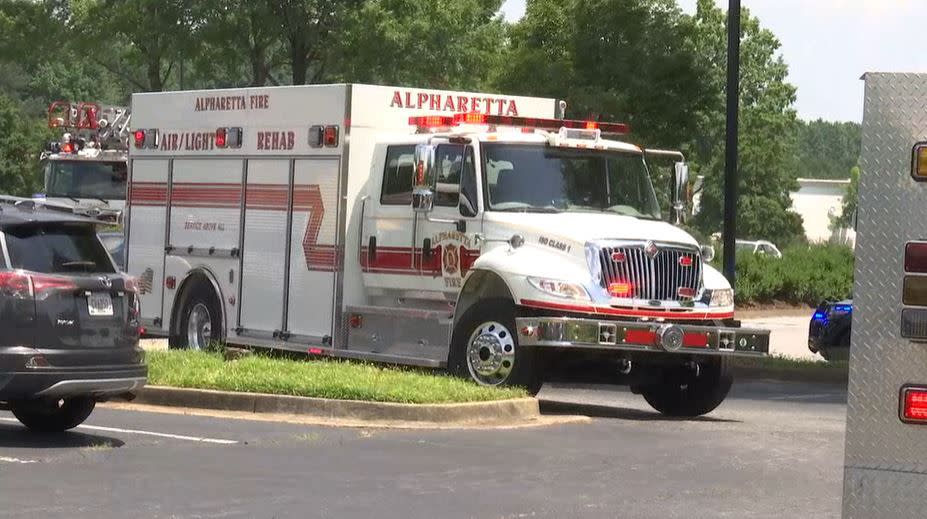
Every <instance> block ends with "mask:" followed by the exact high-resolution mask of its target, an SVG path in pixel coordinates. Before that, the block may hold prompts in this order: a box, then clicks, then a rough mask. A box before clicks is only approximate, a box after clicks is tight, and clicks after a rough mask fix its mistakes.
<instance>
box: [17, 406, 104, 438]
mask: <svg viewBox="0 0 927 519" xmlns="http://www.w3.org/2000/svg"><path fill="white" fill-rule="evenodd" d="M95 406H96V401H94V400H93V399H92V398H90V397H75V398H63V399H61V400H28V401H21V402H14V403H11V404H10V410H11V411H12V412H13V416H15V417H16V419H17V420H19V421H20V422H21V423H22V424H23V425H25V426H26V427H28V428H29V429H32V430H33V431H37V432H61V431H67V430H68V429H73V428H75V427H77V426H78V425H80V424H82V423H84V420H86V419H87V417H88V416H90V413H92V412H93V408H94V407H95Z"/></svg>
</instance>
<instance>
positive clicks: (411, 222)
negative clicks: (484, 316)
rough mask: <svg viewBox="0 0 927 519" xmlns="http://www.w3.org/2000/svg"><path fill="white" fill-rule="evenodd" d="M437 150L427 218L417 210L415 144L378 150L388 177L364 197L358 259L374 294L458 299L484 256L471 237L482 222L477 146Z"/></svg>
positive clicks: (368, 290)
mask: <svg viewBox="0 0 927 519" xmlns="http://www.w3.org/2000/svg"><path fill="white" fill-rule="evenodd" d="M436 151H437V153H436V170H437V177H438V185H437V193H436V195H435V206H434V210H433V211H432V212H431V213H430V214H428V215H427V216H426V215H422V214H416V213H415V212H414V211H413V209H412V180H413V179H412V176H413V162H414V158H415V144H399V145H390V146H387V147H386V148H385V150H381V151H380V152H379V153H378V154H377V156H378V157H379V158H380V159H379V160H378V162H379V163H381V164H384V171H383V181H382V184H381V191H380V193H379V194H378V193H371V194H370V199H368V201H367V202H366V203H367V204H368V205H367V207H368V208H369V210H367V211H365V215H364V222H363V236H361V251H360V258H359V261H360V265H361V270H362V271H363V273H364V285H365V289H366V291H367V293H368V294H369V295H384V296H394V295H403V296H406V295H408V294H410V293H414V294H415V295H416V297H418V296H421V297H425V298H431V299H442V300H448V299H453V296H454V295H456V293H457V292H458V291H459V289H460V287H461V284H462V280H463V277H464V276H465V275H466V273H467V271H468V269H469V268H470V266H471V265H472V264H473V261H475V260H476V257H477V256H478V255H479V247H478V245H477V244H476V243H475V241H474V239H473V236H474V234H475V233H478V232H480V226H481V221H480V219H479V214H480V207H479V195H478V193H479V188H478V182H477V175H476V168H475V164H476V162H475V160H476V159H475V154H474V149H473V147H472V146H468V145H462V144H441V145H439V146H438V147H437V150H436ZM377 197H379V200H376V198H377Z"/></svg>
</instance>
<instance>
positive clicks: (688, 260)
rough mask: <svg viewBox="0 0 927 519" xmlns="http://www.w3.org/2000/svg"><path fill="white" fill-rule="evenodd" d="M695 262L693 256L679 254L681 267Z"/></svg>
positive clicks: (689, 265)
mask: <svg viewBox="0 0 927 519" xmlns="http://www.w3.org/2000/svg"><path fill="white" fill-rule="evenodd" d="M693 263H694V261H693V260H692V256H679V266H680V267H691V266H692V264H693Z"/></svg>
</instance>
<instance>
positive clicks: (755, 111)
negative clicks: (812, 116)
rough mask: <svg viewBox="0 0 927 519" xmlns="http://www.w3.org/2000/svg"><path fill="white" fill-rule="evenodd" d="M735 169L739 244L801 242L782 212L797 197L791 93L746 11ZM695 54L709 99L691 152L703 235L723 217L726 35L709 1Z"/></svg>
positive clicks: (794, 222)
mask: <svg viewBox="0 0 927 519" xmlns="http://www.w3.org/2000/svg"><path fill="white" fill-rule="evenodd" d="M741 25H742V31H743V36H742V43H741V65H740V66H741V86H740V89H741V90H740V146H739V151H740V158H739V160H740V169H739V185H738V190H739V191H738V192H739V198H738V205H737V207H738V222H737V235H738V238H745V239H751V238H753V239H766V240H770V241H773V242H775V243H779V244H787V243H792V242H795V241H797V240H799V239H800V237H801V236H802V235H803V229H802V225H801V220H800V219H799V218H798V217H797V216H796V215H794V214H791V213H789V212H788V210H789V207H791V199H790V197H789V194H790V192H792V191H793V190H795V189H797V187H798V184H797V182H796V181H795V179H796V171H795V161H794V153H793V152H792V150H793V149H794V146H795V137H794V135H795V131H794V128H795V125H796V116H795V110H794V109H793V104H794V102H795V87H793V86H792V85H790V84H789V83H788V82H787V80H786V78H787V76H788V67H787V66H786V64H785V62H784V61H783V59H782V56H781V55H779V47H780V44H779V40H777V39H776V37H775V35H773V33H772V32H770V31H769V30H768V29H764V28H763V27H762V26H761V25H760V23H759V21H758V20H757V19H756V18H754V17H753V16H751V15H750V12H749V11H748V10H746V9H745V10H744V11H743V13H742V19H741ZM695 27H696V31H695V46H696V49H697V55H698V56H699V58H700V62H699V65H700V67H699V68H700V69H702V70H704V71H705V75H706V77H707V80H708V82H709V85H710V91H711V92H714V95H713V98H712V99H711V102H710V105H709V106H708V108H707V109H705V110H702V111H700V112H699V113H698V118H699V126H700V129H701V131H700V132H697V133H696V135H699V137H697V138H696V139H695V143H694V145H693V151H694V153H693V163H694V165H693V170H694V171H695V172H696V174H701V175H704V176H705V183H704V187H703V189H702V196H701V207H700V211H699V213H698V214H697V215H696V218H695V221H694V223H695V225H696V226H698V227H700V228H701V229H703V230H704V231H705V232H706V233H712V232H715V231H718V230H720V228H721V216H722V214H723V203H724V197H723V184H724V149H725V119H724V118H725V106H726V105H725V85H726V70H727V68H726V67H727V29H726V16H725V13H724V12H723V11H722V10H721V9H719V8H718V7H716V5H715V2H714V1H713V0H699V2H698V7H697V11H696V14H695Z"/></svg>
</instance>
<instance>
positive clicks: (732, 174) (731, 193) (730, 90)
mask: <svg viewBox="0 0 927 519" xmlns="http://www.w3.org/2000/svg"><path fill="white" fill-rule="evenodd" d="M739 108H740V0H728V8H727V141H726V144H725V147H724V157H725V159H724V276H725V277H726V278H727V279H728V281H730V283H731V286H732V287H733V286H734V277H735V267H734V265H735V264H734V258H735V253H736V242H735V240H736V238H737V177H738V175H737V129H738V110H739Z"/></svg>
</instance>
